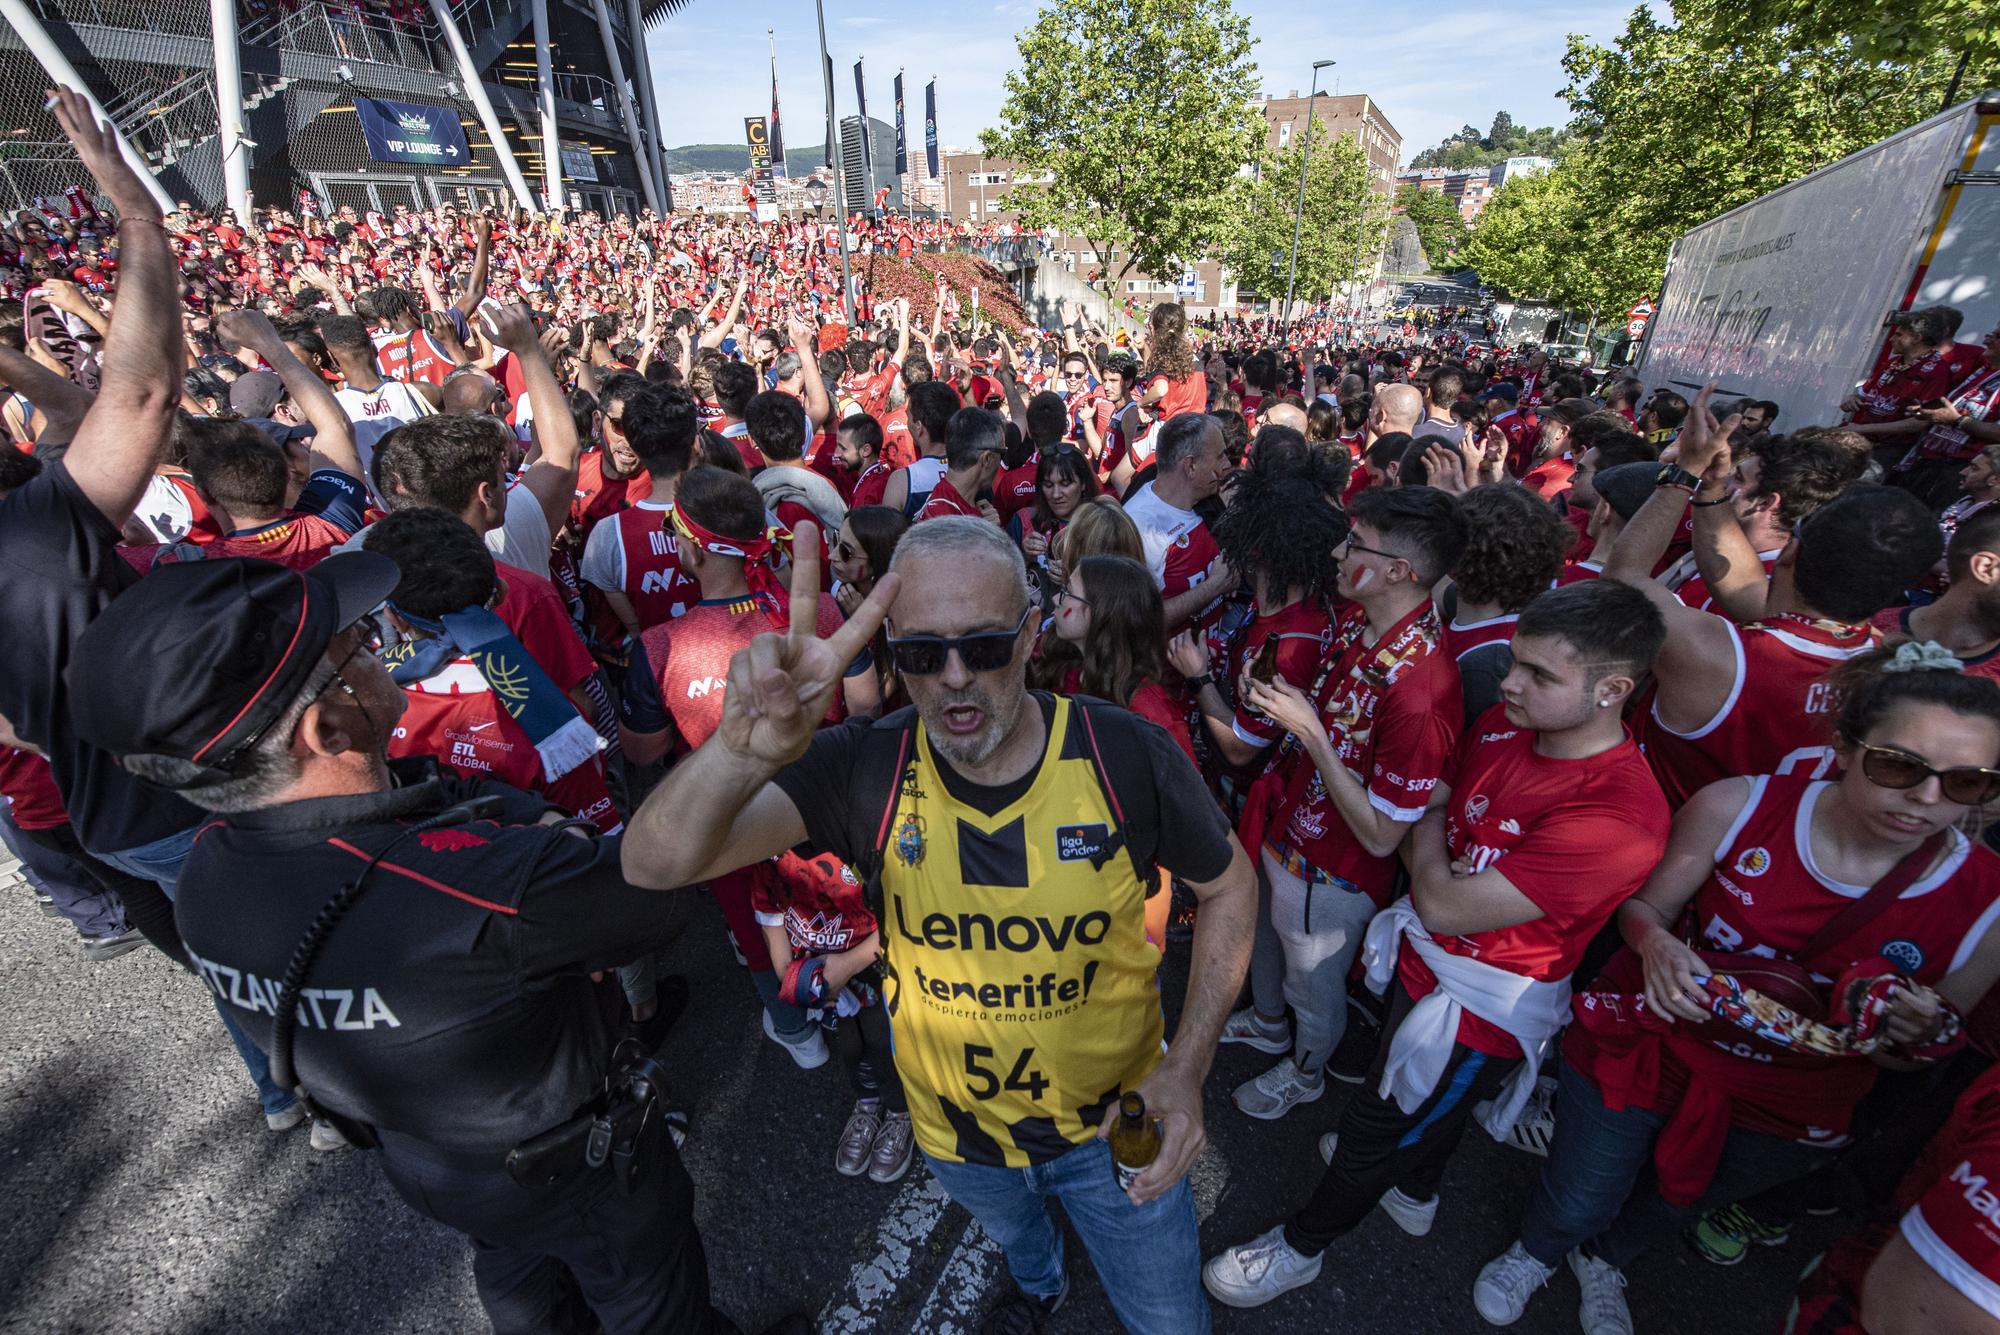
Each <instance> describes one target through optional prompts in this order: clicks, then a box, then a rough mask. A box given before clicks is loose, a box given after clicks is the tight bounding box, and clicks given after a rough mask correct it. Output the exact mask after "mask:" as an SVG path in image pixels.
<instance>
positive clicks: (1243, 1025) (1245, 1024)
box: [1221, 1006, 1292, 1055]
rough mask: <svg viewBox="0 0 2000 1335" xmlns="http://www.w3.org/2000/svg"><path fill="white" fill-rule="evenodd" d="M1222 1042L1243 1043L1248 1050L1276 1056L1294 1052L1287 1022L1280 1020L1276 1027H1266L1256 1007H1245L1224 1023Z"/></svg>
mask: <svg viewBox="0 0 2000 1335" xmlns="http://www.w3.org/2000/svg"><path fill="white" fill-rule="evenodd" d="M1221 1041H1222V1042H1224V1043H1241V1044H1242V1045H1243V1046H1244V1047H1246V1048H1251V1049H1253V1050H1255V1051H1257V1052H1269V1053H1272V1054H1274V1055H1275V1054H1277V1053H1280V1052H1290V1051H1291V1050H1292V1034H1291V1031H1290V1030H1289V1029H1287V1028H1286V1027H1285V1022H1284V1021H1283V1020H1280V1021H1278V1023H1277V1024H1275V1025H1266V1024H1265V1023H1264V1017H1263V1016H1261V1015H1259V1014H1258V1013H1257V1008H1256V1007H1255V1006H1245V1007H1244V1008H1243V1009H1242V1010H1240V1011H1237V1012H1236V1013H1235V1014H1234V1015H1231V1016H1230V1017H1229V1019H1228V1020H1227V1021H1225V1022H1224V1024H1223V1026H1222V1040H1221Z"/></svg>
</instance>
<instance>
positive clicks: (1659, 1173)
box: [1473, 641, 2000, 1330]
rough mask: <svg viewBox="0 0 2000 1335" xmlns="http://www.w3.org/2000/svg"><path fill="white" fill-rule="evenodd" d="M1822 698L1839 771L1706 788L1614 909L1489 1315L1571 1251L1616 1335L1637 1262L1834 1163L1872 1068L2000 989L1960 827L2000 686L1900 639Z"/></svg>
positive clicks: (1998, 770)
mask: <svg viewBox="0 0 2000 1335" xmlns="http://www.w3.org/2000/svg"><path fill="white" fill-rule="evenodd" d="M1827 686H1828V688H1829V697H1830V698H1832V699H1837V700H1839V701H1840V706H1839V711H1840V712H1839V715H1838V718H1837V721H1836V724H1835V734H1834V756H1835V758H1836V759H1837V760H1838V762H1839V765H1840V772H1839V773H1838V774H1837V775H1836V776H1834V777H1832V778H1828V779H1819V778H1815V777H1814V774H1815V772H1816V771H1815V769H1814V767H1813V765H1812V761H1811V758H1810V757H1808V758H1806V759H1805V761H1804V762H1803V763H1802V764H1800V765H1799V766H1798V767H1797V768H1796V769H1794V770H1793V771H1792V772H1790V773H1784V774H1765V775H1755V776H1749V777H1741V778H1729V779H1723V780H1720V781H1719V782H1716V783H1712V784H1710V785H1708V786H1707V787H1706V788H1703V789H1701V790H1700V791H1699V792H1697V793H1696V794H1695V795H1694V796H1693V797H1692V798H1691V799H1690V800H1689V801H1688V803H1687V805H1686V806H1684V807H1682V808H1681V809H1680V811H1679V812H1678V813H1677V814H1676V815H1675V817H1674V823H1673V832H1672V834H1671V835H1670V836H1669V839H1668V843H1667V851H1666V854H1665V856H1663V857H1662V858H1661V859H1660V863H1659V865H1658V866H1657V867H1656V868H1655V869H1654V871H1653V874H1652V876H1651V877H1650V878H1649V879H1648V880H1647V882H1646V884H1645V886H1644V888H1643V889H1641V890H1640V891H1639V893H1638V894H1637V895H1635V896H1633V897H1632V898H1631V899H1629V900H1627V901H1626V902H1625V903H1624V904H1623V905H1622V906H1621V907H1620V908H1619V910H1618V917H1617V924H1618V929H1619V932H1620V934H1621V935H1622V936H1623V937H1624V941H1625V946H1624V949H1622V950H1620V951H1619V952H1618V953H1617V954H1616V955H1614V956H1613V957H1612V959H1611V961H1610V963H1608V964H1607V965H1606V966H1605V968H1604V971H1603V973H1602V974H1601V975H1600V976H1599V977H1598V979H1597V980H1596V981H1595V982H1594V983H1592V984H1591V985H1590V986H1589V987H1588V988H1587V989H1582V995H1580V996H1579V997H1578V998H1577V1004H1576V1008H1575V1009H1576V1014H1577V1017H1578V1018H1577V1023H1575V1024H1572V1025H1570V1026H1569V1028H1568V1030H1567V1031H1566V1037H1565V1039H1564V1042H1563V1062H1562V1074H1561V1091H1560V1094H1559V1096H1558V1097H1559V1105H1560V1107H1561V1109H1562V1111H1561V1114H1560V1116H1559V1117H1558V1118H1557V1119H1556V1133H1555V1141H1554V1143H1553V1144H1552V1145H1551V1146H1550V1149H1549V1157H1548V1160H1547V1163H1546V1165H1545V1167H1544V1168H1543V1170H1542V1177H1541V1183H1540V1185H1539V1187H1538V1188H1537V1189H1536V1190H1535V1191H1534V1193H1533V1194H1532V1195H1531V1196H1530V1198H1529V1203H1528V1208H1527V1212H1526V1215H1525V1217H1524V1218H1523V1220H1522V1224H1521V1235H1520V1240H1519V1241H1517V1242H1516V1243H1514V1244H1513V1245H1512V1246H1510V1247H1509V1248H1508V1249H1507V1250H1506V1251H1505V1252H1503V1253H1502V1254H1501V1255H1500V1256H1498V1257H1496V1258H1494V1259H1493V1260H1492V1261H1489V1262H1488V1263H1487V1264H1486V1266H1485V1268H1484V1269H1482V1270H1481V1271H1480V1274H1479V1278H1478V1280H1477V1282H1476V1283H1475V1284H1474V1285H1473V1302H1474V1305H1475V1306H1476V1307H1477V1308H1478V1309H1479V1314H1480V1315H1481V1316H1482V1317H1484V1318H1485V1319H1486V1320H1487V1321H1489V1322H1492V1323H1494V1324H1496V1325H1510V1324H1512V1323H1513V1322H1514V1321H1516V1320H1517V1319H1519V1317H1520V1316H1521V1314H1522V1311H1523V1309H1524V1308H1525V1307H1526V1305H1527V1303H1528V1301H1529V1299H1530V1298H1531V1297H1533V1295H1534V1293H1535V1291H1536V1290H1537V1289H1539V1288H1540V1287H1541V1286H1542V1285H1543V1284H1544V1283H1545V1282H1546V1281H1547V1279H1548V1278H1549V1276H1550V1275H1551V1274H1553V1273H1554V1270H1555V1268H1556V1266H1557V1265H1559V1264H1562V1263H1563V1262H1564V1261H1565V1259H1566V1260H1567V1262H1568V1265H1569V1268H1570V1269H1571V1271H1573V1272H1574V1273H1575V1275H1576V1277H1577V1281H1578V1283H1579V1285H1580V1286H1581V1288H1582V1291H1583V1311H1584V1313H1585V1316H1584V1319H1583V1321H1584V1326H1585V1328H1586V1329H1601V1330H1609V1329H1625V1330H1630V1329H1631V1315H1630V1312H1629V1310H1628V1309H1627V1306H1626V1301H1625V1295H1624V1289H1625V1274H1624V1270H1625V1268H1626V1267H1627V1266H1628V1265H1630V1264H1631V1262H1632V1261H1634V1260H1636V1259H1637V1258H1638V1257H1639V1256H1640V1255H1641V1254H1643V1253H1644V1252H1645V1251H1646V1249H1647V1248H1649V1247H1651V1246H1652V1245H1654V1244H1655V1243H1658V1242H1660V1241H1661V1240H1662V1239H1664V1238H1667V1237H1670V1236H1672V1235H1673V1234H1674V1233H1676V1232H1679V1231H1680V1230H1681V1229H1682V1228H1683V1227H1684V1226H1685V1225H1687V1224H1689V1223H1692V1222H1693V1221H1694V1220H1695V1218H1696V1217H1697V1216H1698V1215H1699V1214H1700V1213H1701V1212H1702V1211H1703V1210H1715V1209H1718V1208H1719V1207H1722V1206H1726V1205H1730V1204H1733V1203H1735V1202H1737V1201H1742V1200H1745V1199H1746V1198H1748V1197H1751V1196H1754V1195H1757V1194H1758V1193H1760V1192H1764V1191H1766V1190H1768V1189H1769V1188H1772V1187H1775V1186H1778V1185H1780V1184H1782V1183H1786V1182H1789V1181H1793V1180H1796V1179H1798V1178H1800V1177H1803V1176H1804V1175H1805V1174H1807V1173H1809V1172H1812V1171H1815V1170H1816V1169H1819V1168H1821V1167H1823V1166H1824V1165H1826V1164H1827V1163H1828V1162H1830V1161H1831V1160H1832V1158H1833V1157H1834V1155H1835V1154H1836V1153H1837V1152H1838V1149H1839V1147H1840V1146H1842V1145H1843V1144H1845V1143H1846V1141H1847V1139H1848V1136H1849V1132H1850V1129H1851V1127H1852V1123H1853V1118H1854V1112H1855V1108H1856V1106H1857V1105H1858V1104H1859V1103H1860V1102H1861V1100H1862V1098H1863V1096H1864V1095H1866V1094H1867V1093H1868V1092H1869V1090H1870V1089H1871V1088H1872V1087H1873V1086H1874V1084H1875V1080H1876V1075H1877V1071H1878V1063H1880V1064H1883V1065H1889V1066H1891V1067H1892V1068H1900V1069H1905V1070H1907V1069H1910V1068H1911V1067H1913V1066H1922V1065H1927V1064H1930V1063H1934V1062H1936V1061H1938V1060H1940V1059H1941V1058H1944V1057H1947V1056H1949V1055H1951V1054H1952V1053H1953V1052H1955V1051H1956V1050H1957V1048H1958V1047H1959V1045H1961V1044H1963V1042H1964V1041H1965V1032H1964V1025H1963V1022H1962V1021H1963V1017H1964V1016H1965V1015H1966V1014H1967V1013H1969V1012H1970V1011H1971V1010H1972V1008H1973V1007H1974V1006H1975V1005H1977V1004H1978V1002H1979V1000H1980V998H1981V997H1983V996H1984V995H1985V994H1986V992H1987V990H1988V988H1990V987H1991V986H1992V985H1993V983H1994V981H1995V979H1996V978H2000V927H1996V925H1995V922H1996V917H2000V860H1996V859H1995V857H1994V855H1993V854H1992V853H1991V852H1989V851H1988V850H1987V849H1986V848H1984V847H1983V846H1981V845H1979V844H1976V843H1974V842H1973V841H1971V840H1969V839H1968V838H1967V837H1966V836H1965V835H1964V834H1963V833H1961V832H1960V831H1959V830H1958V829H1957V828H1955V827H1957V826H1958V825H1959V824H1960V823H1961V822H1963V821H1965V820H1966V819H1967V818H1968V817H1977V816H1978V815H1979V813H1980V811H1981V809H1982V808H1983V807H1985V806H1986V805H1987V804H1988V803H1991V802H1992V801H1994V800H1995V799H1996V798H2000V685H1996V684H1994V683H1993V682H1992V681H1991V680H1989V679H1986V678H1981V677H1973V676H1967V675H1966V674H1965V673H1964V672H1963V671H1961V670H1960V667H1959V663H1958V660H1957V659H1955V658H1953V657H1952V656H1951V655H1950V654H1948V653H1946V652H1945V651H1944V650H1943V649H1941V648H1939V647H1938V646H1937V645H1935V644H1929V643H1918V642H1915V641H1906V642H1904V643H1902V644H1899V645H1896V646H1895V647H1893V648H1881V649H1875V650H1871V651H1870V652H1868V653H1866V654H1862V655H1859V656H1857V657H1855V658H1853V659H1850V660H1849V661H1848V662H1847V663H1845V664H1843V665H1842V666H1841V667H1840V668H1839V669H1838V670H1837V671H1836V672H1834V673H1833V674H1831V675H1830V676H1829V678H1828V680H1827Z"/></svg>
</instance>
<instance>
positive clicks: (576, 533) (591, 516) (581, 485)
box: [569, 450, 653, 543]
mask: <svg viewBox="0 0 2000 1335" xmlns="http://www.w3.org/2000/svg"><path fill="white" fill-rule="evenodd" d="M652 494H653V475H652V474H651V473H648V472H647V471H646V470H645V469H643V468H642V469H640V470H639V471H638V472H636V473H634V474H633V475H632V476H631V477H619V478H613V477H606V476H605V474H604V451H603V450H592V451H591V452H590V453H588V454H586V455H584V456H583V457H582V458H581V459H579V460H577V463H576V498H575V499H574V500H572V501H571V502H570V507H569V532H570V536H571V537H572V538H574V539H575V540H576V541H577V542H578V543H581V542H583V541H584V540H585V539H587V538H589V536H590V530H591V529H593V528H595V527H597V525H598V523H599V522H600V521H601V520H604V519H608V518H610V517H611V516H612V515H615V514H617V513H618V512H619V511H620V510H622V509H624V508H625V507H626V506H628V505H631V504H633V503H635V502H638V501H643V500H645V499H646V498H647V497H648V496H651V495H652Z"/></svg>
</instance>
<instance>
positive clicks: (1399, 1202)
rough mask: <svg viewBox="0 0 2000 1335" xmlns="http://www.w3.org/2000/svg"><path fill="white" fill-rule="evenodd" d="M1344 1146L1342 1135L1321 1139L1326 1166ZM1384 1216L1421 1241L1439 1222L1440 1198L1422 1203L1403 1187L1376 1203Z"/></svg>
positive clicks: (1321, 1157) (1320, 1153)
mask: <svg viewBox="0 0 2000 1335" xmlns="http://www.w3.org/2000/svg"><path fill="white" fill-rule="evenodd" d="M1339 1146H1340V1133H1339V1132H1338V1131H1329V1132H1327V1133H1326V1134H1325V1135H1323V1136H1321V1137H1320V1138H1319V1158H1320V1162H1321V1163H1324V1164H1332V1162H1333V1152H1334V1150H1335V1149H1337V1148H1339ZM1376 1204H1377V1205H1380V1206H1381V1207H1382V1213H1383V1214H1386V1215H1388V1216H1389V1219H1390V1221H1391V1222H1392V1223H1394V1224H1395V1225H1396V1227H1397V1228H1400V1229H1402V1230H1403V1232H1405V1233H1407V1234H1409V1235H1410V1236H1411V1237H1413V1238H1421V1237H1423V1236H1425V1235H1426V1234H1428V1233H1429V1232H1430V1231H1431V1225H1432V1224H1435V1223H1436V1222H1437V1214H1438V1198H1437V1197H1435V1196H1433V1197H1431V1198H1430V1199H1429V1200H1427V1201H1420V1200H1418V1199H1417V1198H1416V1197H1415V1196H1412V1195H1409V1194H1408V1193H1407V1192H1405V1191H1404V1190H1403V1189H1402V1188H1401V1187H1391V1188H1389V1189H1388V1190H1387V1191H1385V1192H1383V1193H1382V1198H1381V1199H1380V1200H1378V1201H1377V1202H1376Z"/></svg>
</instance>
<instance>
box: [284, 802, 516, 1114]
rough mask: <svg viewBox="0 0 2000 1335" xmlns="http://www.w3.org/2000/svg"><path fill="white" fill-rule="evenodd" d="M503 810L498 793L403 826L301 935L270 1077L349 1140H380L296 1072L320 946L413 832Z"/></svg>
mask: <svg viewBox="0 0 2000 1335" xmlns="http://www.w3.org/2000/svg"><path fill="white" fill-rule="evenodd" d="M503 809H504V807H503V804H502V802H501V799H500V798H498V797H491V796H489V797H475V798H473V799H471V800H470V801H466V802H460V803H458V804H457V805H456V806H449V807H446V808H445V809H444V810H443V811H440V812H438V813H437V814H436V815H435V816H429V817H426V818H425V819H423V820H420V821H418V822H416V823H415V824H413V825H406V826H404V827H403V829H402V830H401V831H400V832H398V833H397V835H396V837H395V838H393V839H391V840H390V841H389V842H388V843H386V844H384V845H382V851H381V852H379V853H377V854H376V855H375V856H374V857H372V858H370V859H368V865H367V866H365V867H363V868H362V869H361V874H360V875H358V876H356V877H355V878H354V879H353V880H351V881H349V882H348V883H347V884H346V885H344V886H342V887H341V888H340V889H339V890H337V891H335V892H334V895H333V898H331V899H329V900H327V901H326V903H325V904H324V905H323V906H322V907H321V908H320V911H319V913H318V914H317V915H316V916H315V917H314V918H313V921H312V926H310V927H308V928H307V929H306V934H305V936H303V937H302V938H300V940H299V944H298V945H297V946H296V947H294V948H293V950H292V959H291V963H289V964H287V965H286V966H285V978H284V982H283V984H282V985H281V986H280V988H279V990H278V1005H277V1012H278V1013H277V1014H276V1015H275V1016H274V1017H272V1025H271V1078H272V1079H273V1080H275V1081H276V1082H277V1083H278V1085H279V1086H280V1087H281V1088H284V1089H289V1090H290V1091H291V1092H292V1094H293V1096H294V1097H296V1098H297V1099H298V1101H299V1106H300V1107H302V1108H304V1109H305V1110H306V1112H307V1113H308V1114H309V1115H310V1116H312V1117H313V1118H314V1119H316V1120H323V1121H326V1122H327V1123H329V1124H330V1125H332V1126H333V1127H334V1129H336V1130H337V1131H339V1132H340V1133H341V1135H343V1136H345V1137H346V1138H347V1139H348V1140H349V1141H351V1142H352V1143H354V1144H356V1145H360V1146H362V1147H363V1148H364V1149H373V1148H375V1147H376V1146H377V1145H379V1144H380V1143H381V1142H380V1140H378V1139H377V1138H376V1136H375V1132H374V1130H373V1128H371V1127H368V1126H366V1125H364V1124H362V1123H359V1122H356V1121H354V1120H353V1119H351V1118H347V1117H343V1116H340V1115H339V1114H337V1113H329V1112H328V1111H327V1110H326V1109H325V1108H322V1107H321V1106H320V1105H319V1104H317V1103H315V1102H314V1101H313V1097H312V1095H310V1094H308V1093H307V1092H306V1089H305V1086H304V1085H302V1084H300V1083H299V1080H298V1076H297V1073H296V1072H294V1071H293V1069H292V1039H293V1036H294V1035H295V1033H296V1032H297V1030H298V1022H299V993H300V992H302V991H304V990H305V985H306V976H307V975H308V974H309V973H311V972H312V967H313V964H314V962H315V961H316V960H318V958H319V953H320V950H321V948H322V947H324V946H325V945H326V938H327V937H328V936H330V935H331V934H332V932H333V929H334V927H335V926H336V925H337V924H338V923H339V922H340V920H341V919H342V918H343V917H345V916H346V914H347V911H348V910H349V909H351V908H353V907H354V906H355V904H356V903H358V902H359V901H360V899H361V895H362V892H363V891H364V890H366V889H367V887H368V877H369V874H370V873H371V872H373V871H374V870H375V867H376V865H377V864H378V863H380V862H381V861H382V859H383V858H385V857H387V856H389V853H390V852H391V851H392V850H393V849H395V847H396V846H397V845H398V844H401V843H402V842H403V841H404V840H405V839H408V838H409V837H410V836H411V835H414V834H422V833H423V832H424V831H426V830H435V829H439V828H441V827H443V826H447V825H469V824H471V823H472V822H473V821H477V820H498V819H500V815H501V812H502V810H503Z"/></svg>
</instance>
